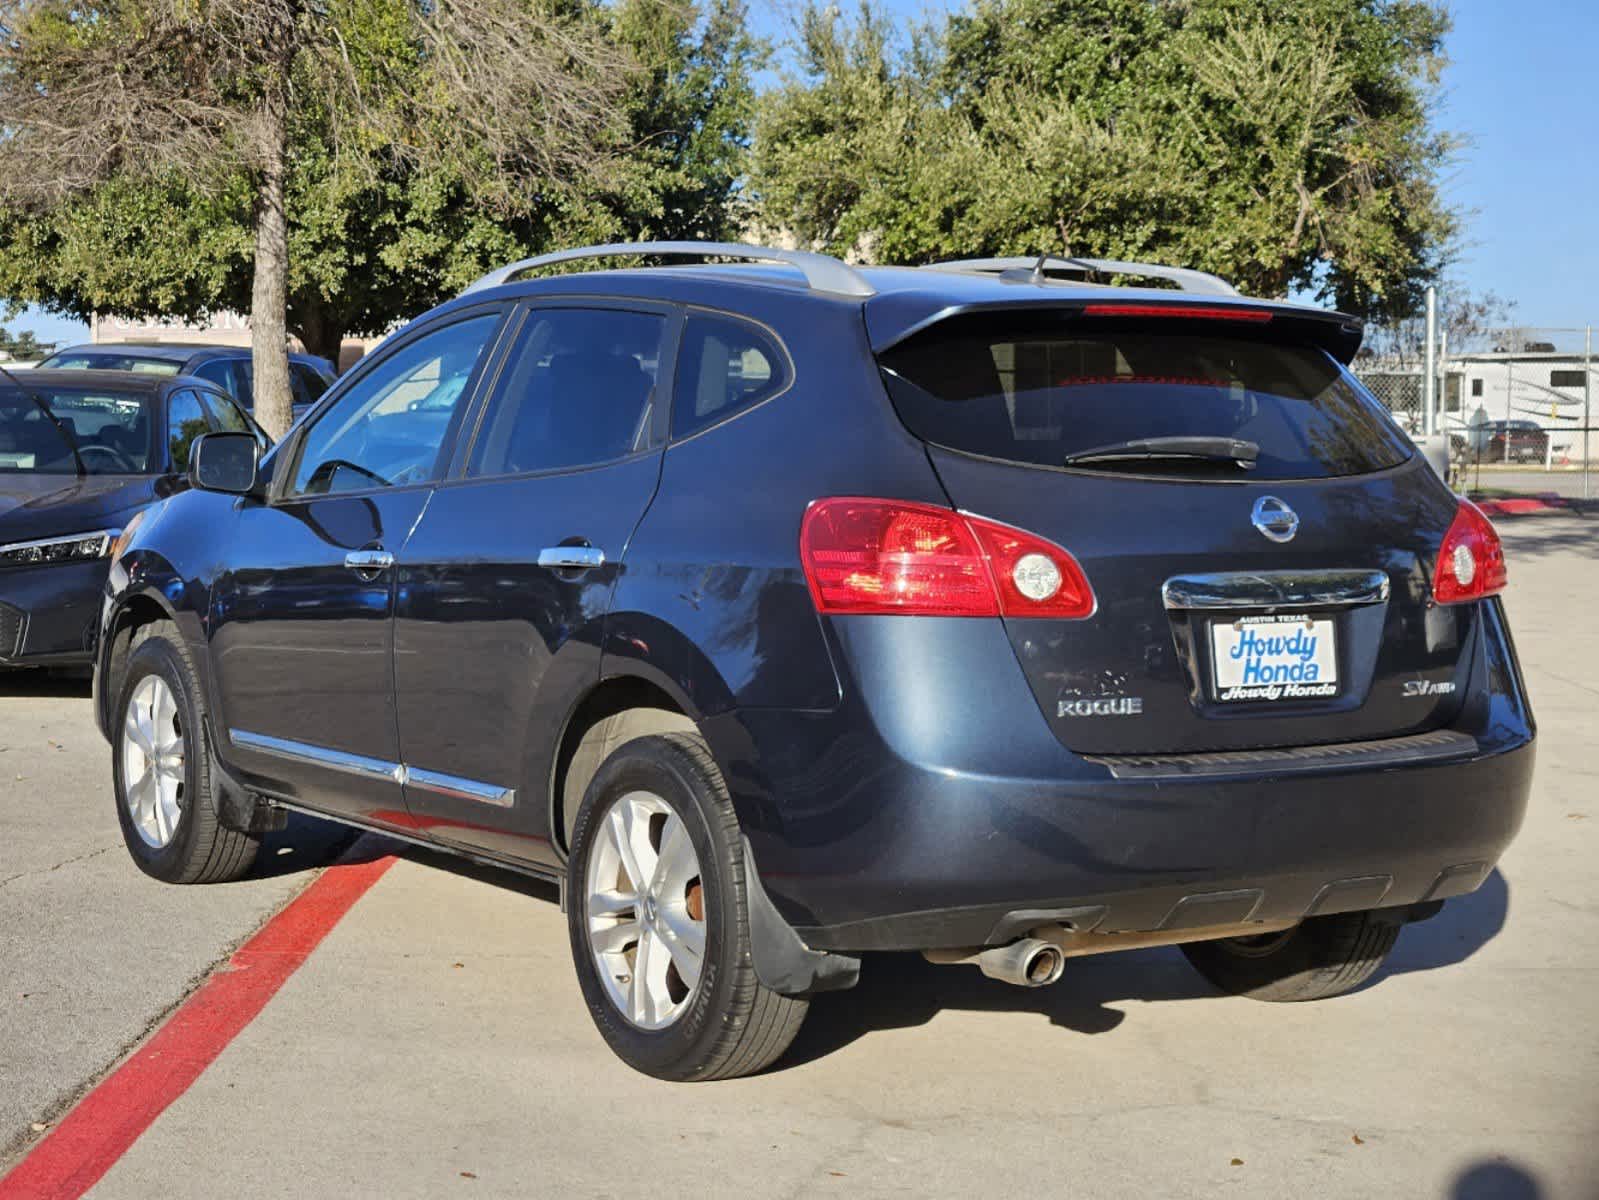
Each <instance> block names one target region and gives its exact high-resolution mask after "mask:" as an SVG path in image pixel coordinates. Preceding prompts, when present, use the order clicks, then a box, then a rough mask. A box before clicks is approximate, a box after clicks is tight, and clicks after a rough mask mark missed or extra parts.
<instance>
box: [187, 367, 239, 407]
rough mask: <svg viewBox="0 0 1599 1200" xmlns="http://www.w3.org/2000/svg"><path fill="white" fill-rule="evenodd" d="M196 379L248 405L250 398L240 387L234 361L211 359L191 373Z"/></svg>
mask: <svg viewBox="0 0 1599 1200" xmlns="http://www.w3.org/2000/svg"><path fill="white" fill-rule="evenodd" d="M193 375H194V377H195V378H196V379H203V380H205V381H206V382H207V383H214V384H216V386H217V387H219V388H221V389H222V390H223V391H224V392H226V393H227V394H228V395H230V396H233V397H234V398H236V399H238V400H242V401H243V402H244V403H246V404H248V403H250V396H249V394H248V393H247V392H244V391H243V390H242V389H241V387H240V380H239V377H238V373H237V371H236V370H235V369H234V361H233V360H232V359H228V358H213V359H212V360H211V361H210V362H204V363H201V364H200V365H199V366H198V367H196V368H195V369H194V371H193Z"/></svg>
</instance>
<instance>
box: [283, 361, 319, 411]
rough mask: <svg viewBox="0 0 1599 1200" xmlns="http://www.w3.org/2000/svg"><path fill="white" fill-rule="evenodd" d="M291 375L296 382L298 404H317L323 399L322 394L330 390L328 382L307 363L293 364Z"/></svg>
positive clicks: (295, 395) (296, 400) (290, 368)
mask: <svg viewBox="0 0 1599 1200" xmlns="http://www.w3.org/2000/svg"><path fill="white" fill-rule="evenodd" d="M289 374H290V376H291V377H292V378H293V380H294V401H295V403H296V404H315V403H316V402H317V401H318V400H320V399H321V398H322V393H323V392H325V391H327V390H328V381H327V380H326V379H323V378H322V376H321V375H319V374H317V372H316V371H315V370H313V369H312V368H311V367H308V366H306V364H305V363H297V362H291V363H290V364H289ZM302 397H303V399H302Z"/></svg>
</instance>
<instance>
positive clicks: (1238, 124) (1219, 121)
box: [753, 0, 1456, 319]
mask: <svg viewBox="0 0 1599 1200" xmlns="http://www.w3.org/2000/svg"><path fill="white" fill-rule="evenodd" d="M1447 30H1448V18H1447V16H1446V14H1445V13H1444V12H1443V10H1442V9H1441V7H1439V6H1438V5H1436V4H1433V3H1429V2H1427V0H1301V2H1300V3H1296V4H1292V5H1283V4H1279V3H1275V2H1274V0H1185V2H1183V3H1175V2H1172V0H975V3H973V4H971V5H970V6H969V7H968V8H966V9H965V10H963V11H961V12H958V13H956V14H954V15H952V16H951V17H950V18H949V19H948V20H947V21H946V22H945V23H944V24H943V25H942V26H941V27H938V28H919V29H913V30H912V31H911V32H910V33H909V34H908V35H903V36H901V37H900V39H899V40H897V41H896V39H895V37H894V35H893V33H892V30H891V26H890V25H889V23H888V22H887V20H886V19H885V18H884V17H882V16H881V15H880V14H879V13H878V12H877V11H876V10H874V9H873V8H871V7H870V6H866V7H863V8H862V9H861V10H860V15H859V16H857V17H856V18H854V19H853V20H850V21H843V20H840V19H837V18H835V17H833V16H830V15H829V14H828V13H827V12H823V11H821V10H817V9H815V8H813V9H810V10H808V11H807V12H805V13H804V14H803V16H802V18H801V21H800V27H799V32H800V37H799V45H800V53H799V69H798V71H797V72H796V73H795V74H794V75H793V77H791V78H790V79H789V80H787V81H786V82H785V84H784V85H783V86H782V87H780V88H778V89H775V90H774V91H773V92H772V93H771V94H770V95H768V96H767V97H766V98H765V102H764V104H763V107H762V110H761V114H760V120H759V125H758V131H759V137H758V141H757V151H756V160H755V169H754V180H753V183H754V189H755V191H756V192H757V194H758V196H759V199H760V202H761V210H762V215H763V219H764V220H765V222H766V223H767V224H769V225H774V226H778V227H782V228H786V229H789V230H791V231H793V232H794V233H795V234H796V235H797V236H798V237H800V238H801V239H802V240H805V241H810V242H814V243H819V244H822V245H826V246H828V247H830V248H831V249H833V250H835V251H854V252H857V253H865V254H868V255H871V256H874V257H877V258H881V259H883V260H901V261H919V260H925V259H930V258H936V257H951V256H967V255H977V254H1004V253H1028V252H1034V253H1036V252H1038V251H1041V250H1055V251H1067V252H1071V253H1077V254H1084V255H1096V256H1106V257H1116V258H1143V259H1152V260H1155V261H1167V262H1175V263H1180V264H1183V265H1189V266H1195V267H1199V268H1202V269H1206V270H1211V271H1214V272H1216V273H1218V274H1221V275H1224V276H1226V277H1229V278H1231V279H1233V280H1235V281H1237V282H1238V283H1239V284H1240V285H1241V286H1242V287H1243V288H1244V289H1245V290H1247V291H1250V292H1253V293H1255V294H1260V295H1282V294H1284V293H1285V292H1287V291H1289V290H1300V291H1305V292H1309V293H1311V294H1313V295H1316V296H1317V297H1318V298H1320V299H1321V300H1323V301H1324V302H1329V303H1333V304H1336V305H1338V306H1339V307H1342V308H1346V309H1350V310H1352V311H1355V312H1357V313H1361V314H1363V315H1367V316H1371V317H1375V318H1378V319H1388V318H1393V317H1396V316H1401V315H1404V314H1406V313H1408V312H1410V311H1413V309H1414V308H1415V306H1416V304H1417V303H1418V301H1419V298H1420V293H1421V290H1422V288H1423V287H1424V286H1425V284H1426V283H1427V282H1428V281H1429V280H1431V279H1432V278H1434V277H1435V276H1436V275H1437V273H1438V271H1439V269H1440V267H1441V266H1442V264H1443V261H1444V259H1445V258H1446V256H1447V254H1448V251H1449V249H1450V247H1451V245H1452V242H1453V238H1454V235H1455V232H1456V218H1455V215H1454V214H1453V213H1452V212H1451V210H1450V209H1449V208H1448V207H1447V206H1446V205H1445V204H1444V203H1443V201H1442V200H1441V198H1440V196H1439V194H1438V177H1439V172H1440V170H1441V169H1442V167H1443V165H1444V164H1445V163H1446V162H1447V161H1448V159H1449V157H1450V155H1451V153H1452V152H1453V149H1454V146H1455V143H1454V141H1453V140H1452V139H1451V138H1450V137H1449V136H1447V135H1445V134H1440V133H1437V132H1435V131H1434V130H1432V128H1431V127H1430V125H1429V120H1428V109H1429V104H1430V102H1431V100H1432V99H1433V97H1434V95H1435V93H1436V88H1437V81H1438V76H1439V72H1440V70H1441V68H1442V65H1443V61H1444V60H1443V56H1442V55H1443V49H1442V47H1443V38H1444V35H1445V33H1446V32H1447Z"/></svg>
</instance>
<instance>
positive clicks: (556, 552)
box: [539, 546, 605, 571]
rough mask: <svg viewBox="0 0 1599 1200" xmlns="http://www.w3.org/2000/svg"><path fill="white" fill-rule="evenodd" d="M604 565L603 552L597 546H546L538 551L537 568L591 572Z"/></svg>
mask: <svg viewBox="0 0 1599 1200" xmlns="http://www.w3.org/2000/svg"><path fill="white" fill-rule="evenodd" d="M604 565H605V551H603V550H601V549H600V548H599V547H598V546H546V547H544V549H542V550H540V551H539V566H541V567H556V568H558V569H562V570H567V571H591V570H593V569H594V568H595V567H603V566H604Z"/></svg>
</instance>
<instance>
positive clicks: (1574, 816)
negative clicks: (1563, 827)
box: [1566, 813, 1588, 821]
mask: <svg viewBox="0 0 1599 1200" xmlns="http://www.w3.org/2000/svg"><path fill="white" fill-rule="evenodd" d="M1587 819H1588V814H1587V813H1567V814H1566V820H1568V821H1586V820H1587Z"/></svg>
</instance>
